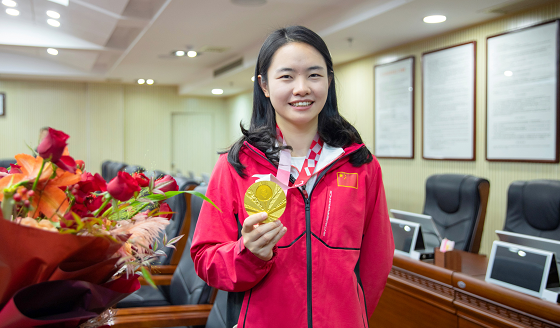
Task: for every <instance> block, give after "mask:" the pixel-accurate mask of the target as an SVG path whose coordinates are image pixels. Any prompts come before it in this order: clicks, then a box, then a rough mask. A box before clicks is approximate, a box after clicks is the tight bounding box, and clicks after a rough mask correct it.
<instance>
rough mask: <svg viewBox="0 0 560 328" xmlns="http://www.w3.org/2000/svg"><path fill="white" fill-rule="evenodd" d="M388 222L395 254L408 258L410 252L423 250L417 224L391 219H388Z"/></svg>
mask: <svg viewBox="0 0 560 328" xmlns="http://www.w3.org/2000/svg"><path fill="white" fill-rule="evenodd" d="M390 221H391V229H392V230H393V240H394V242H395V253H397V254H401V255H406V256H410V254H411V252H412V251H414V250H416V249H422V248H424V243H423V241H422V237H421V231H420V230H421V229H420V225H419V224H418V223H414V222H408V221H403V220H399V219H393V218H390ZM418 236H420V238H418Z"/></svg>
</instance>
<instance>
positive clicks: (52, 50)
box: [47, 48, 58, 56]
mask: <svg viewBox="0 0 560 328" xmlns="http://www.w3.org/2000/svg"><path fill="white" fill-rule="evenodd" d="M47 53H48V54H49V55H53V56H56V55H58V50H56V49H55V48H48V49H47Z"/></svg>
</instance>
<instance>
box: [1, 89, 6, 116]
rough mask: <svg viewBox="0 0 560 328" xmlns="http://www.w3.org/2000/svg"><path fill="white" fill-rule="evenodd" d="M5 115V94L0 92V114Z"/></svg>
mask: <svg viewBox="0 0 560 328" xmlns="http://www.w3.org/2000/svg"><path fill="white" fill-rule="evenodd" d="M4 115H6V94H5V93H3V92H0V116H4Z"/></svg>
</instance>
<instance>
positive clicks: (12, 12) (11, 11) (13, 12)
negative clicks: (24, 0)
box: [6, 8, 19, 16]
mask: <svg viewBox="0 0 560 328" xmlns="http://www.w3.org/2000/svg"><path fill="white" fill-rule="evenodd" d="M6 14H8V15H10V16H19V10H17V9H13V8H8V9H6Z"/></svg>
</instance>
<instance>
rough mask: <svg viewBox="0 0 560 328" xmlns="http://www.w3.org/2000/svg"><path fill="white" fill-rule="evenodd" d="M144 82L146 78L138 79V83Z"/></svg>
mask: <svg viewBox="0 0 560 328" xmlns="http://www.w3.org/2000/svg"><path fill="white" fill-rule="evenodd" d="M144 83H146V80H144V79H138V84H144Z"/></svg>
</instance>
